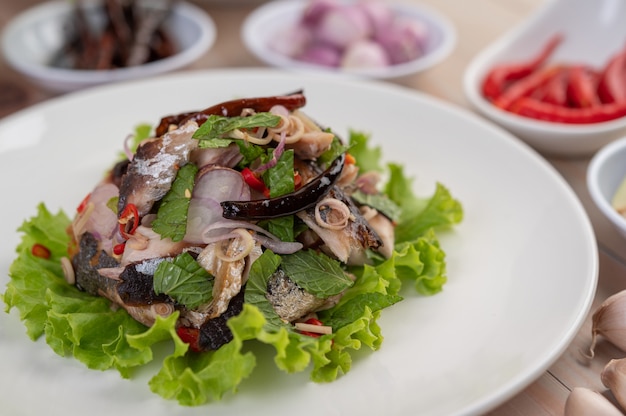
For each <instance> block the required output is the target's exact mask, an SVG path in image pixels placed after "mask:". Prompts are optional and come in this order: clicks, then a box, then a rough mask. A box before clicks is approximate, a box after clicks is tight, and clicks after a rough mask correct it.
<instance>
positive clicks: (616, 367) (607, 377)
mask: <svg viewBox="0 0 626 416" xmlns="http://www.w3.org/2000/svg"><path fill="white" fill-rule="evenodd" d="M600 379H601V380H602V384H604V385H605V386H606V387H608V388H609V389H610V390H611V393H613V396H615V398H616V399H617V402H618V403H619V404H620V405H621V406H622V407H623V408H625V409H626V358H621V359H616V360H611V361H609V363H608V364H607V365H606V366H605V367H604V370H602V374H601V375H600Z"/></svg>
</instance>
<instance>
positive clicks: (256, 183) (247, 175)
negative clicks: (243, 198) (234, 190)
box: [241, 168, 269, 194]
mask: <svg viewBox="0 0 626 416" xmlns="http://www.w3.org/2000/svg"><path fill="white" fill-rule="evenodd" d="M241 176H243V180H244V181H245V182H246V183H247V184H248V186H249V187H250V188H252V189H254V190H256V191H259V192H263V193H265V192H267V193H268V194H269V189H268V188H267V186H265V183H264V182H263V181H262V180H261V179H260V178H259V177H258V176H257V175H255V174H254V172H252V170H251V169H250V168H243V169H242V170H241Z"/></svg>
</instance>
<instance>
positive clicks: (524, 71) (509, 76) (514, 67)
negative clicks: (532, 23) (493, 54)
mask: <svg viewBox="0 0 626 416" xmlns="http://www.w3.org/2000/svg"><path fill="white" fill-rule="evenodd" d="M562 40H563V37H562V35H560V34H557V35H555V36H553V37H552V38H551V39H550V40H549V41H548V42H547V43H546V44H545V45H544V47H543V48H542V49H541V50H540V51H539V53H538V54H537V55H535V56H534V57H532V58H531V59H529V60H527V61H525V62H519V63H514V64H503V65H498V66H496V67H494V68H493V69H492V70H491V71H489V73H488V74H487V76H486V78H485V81H484V82H483V85H482V92H483V95H484V96H485V97H486V98H487V99H489V100H494V99H496V98H497V97H499V96H500V95H502V94H503V93H504V91H505V90H506V89H507V86H508V84H509V83H511V82H512V81H517V80H520V79H522V78H524V77H527V76H528V75H530V74H532V73H533V72H535V71H536V70H537V69H538V68H539V67H540V66H541V65H543V64H544V62H545V61H547V59H548V58H549V57H550V55H552V52H554V50H555V49H556V47H557V46H558V45H559V44H560V43H561V41H562Z"/></svg>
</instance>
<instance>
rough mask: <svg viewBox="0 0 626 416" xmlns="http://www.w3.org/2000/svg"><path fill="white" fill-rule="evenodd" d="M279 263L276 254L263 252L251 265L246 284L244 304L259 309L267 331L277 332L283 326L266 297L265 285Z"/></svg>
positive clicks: (267, 251)
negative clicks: (265, 321)
mask: <svg viewBox="0 0 626 416" xmlns="http://www.w3.org/2000/svg"><path fill="white" fill-rule="evenodd" d="M280 261H281V259H280V256H279V255H278V254H274V253H273V252H272V251H271V250H265V251H264V252H263V254H262V255H261V257H259V258H258V259H256V260H255V261H254V263H252V266H251V267H250V274H249V277H248V283H246V292H245V294H244V296H245V298H244V300H245V303H249V304H250V305H254V306H256V307H257V308H259V311H261V313H263V316H264V317H265V319H266V320H267V323H266V326H265V327H266V329H267V330H270V329H274V330H278V329H279V328H280V327H282V326H285V324H284V323H283V321H282V319H280V316H278V314H277V313H276V311H275V310H274V307H273V306H272V304H271V303H270V302H269V301H268V300H267V297H266V294H267V283H268V282H269V280H270V277H272V275H273V274H274V273H275V272H276V270H277V269H278V266H279V265H280Z"/></svg>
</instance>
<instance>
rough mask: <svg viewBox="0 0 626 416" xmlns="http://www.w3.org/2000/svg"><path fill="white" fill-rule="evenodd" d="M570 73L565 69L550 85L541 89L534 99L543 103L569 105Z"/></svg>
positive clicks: (549, 82)
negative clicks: (568, 87)
mask: <svg viewBox="0 0 626 416" xmlns="http://www.w3.org/2000/svg"><path fill="white" fill-rule="evenodd" d="M568 78H569V71H568V70H567V68H563V71H561V72H559V73H558V74H556V75H555V76H554V77H553V78H552V79H551V80H550V81H548V83H547V84H546V85H545V86H544V87H543V88H540V89H539V90H538V91H537V93H535V94H533V95H532V97H533V98H536V99H538V100H539V101H543V102H544V103H550V104H556V105H563V106H565V105H567V82H568Z"/></svg>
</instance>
